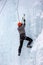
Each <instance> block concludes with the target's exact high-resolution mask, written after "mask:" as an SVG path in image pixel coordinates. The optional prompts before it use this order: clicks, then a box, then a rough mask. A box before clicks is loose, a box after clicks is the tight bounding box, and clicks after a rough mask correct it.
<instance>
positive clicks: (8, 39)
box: [0, 0, 43, 65]
mask: <svg viewBox="0 0 43 65" xmlns="http://www.w3.org/2000/svg"><path fill="white" fill-rule="evenodd" d="M5 1H6V3H5ZM41 2H43V1H41ZM17 3H18V0H0V65H24V64H25V65H32V64H33V56H32V57H31V49H28V48H27V47H26V45H27V41H24V45H23V48H22V53H21V56H20V57H18V55H17V54H18V46H19V33H18V31H17V22H18V15H17ZM34 3H35V4H34ZM3 5H4V7H3ZM36 5H37V6H36ZM42 5H43V4H42ZM42 5H41V3H40V1H39V0H36V1H35V0H26V1H25V0H20V1H19V7H18V11H19V17H20V20H21V18H22V16H23V13H25V14H26V34H27V36H29V37H31V38H33V40H34V39H36V38H37V36H38V35H39V33H40V31H41V30H42V28H43V22H42V21H43V9H42V8H41V7H42ZM37 7H38V8H37ZM37 9H38V11H37ZM38 12H39V13H38ZM40 13H41V14H40ZM37 14H38V15H37ZM27 29H28V30H27ZM32 55H33V54H32ZM24 59H25V60H24Z"/></svg>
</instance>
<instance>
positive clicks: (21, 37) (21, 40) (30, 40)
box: [18, 34, 33, 53]
mask: <svg viewBox="0 0 43 65" xmlns="http://www.w3.org/2000/svg"><path fill="white" fill-rule="evenodd" d="M24 40H27V41H29V42H28V44H27V45H30V44H31V42H32V41H33V40H32V39H31V38H29V37H27V36H25V34H21V35H20V46H19V49H18V53H21V49H22V46H23V41H24Z"/></svg>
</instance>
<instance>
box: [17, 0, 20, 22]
mask: <svg viewBox="0 0 43 65" xmlns="http://www.w3.org/2000/svg"><path fill="white" fill-rule="evenodd" d="M18 6H19V0H18V2H17V15H18V21H20V18H19V12H18Z"/></svg>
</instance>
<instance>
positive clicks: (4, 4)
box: [0, 0, 7, 14]
mask: <svg viewBox="0 0 43 65" xmlns="http://www.w3.org/2000/svg"><path fill="white" fill-rule="evenodd" d="M6 2H7V0H5V3H4V4H3V6H2V9H1V10H0V14H1V12H2V10H3V8H4V7H5V4H6Z"/></svg>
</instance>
